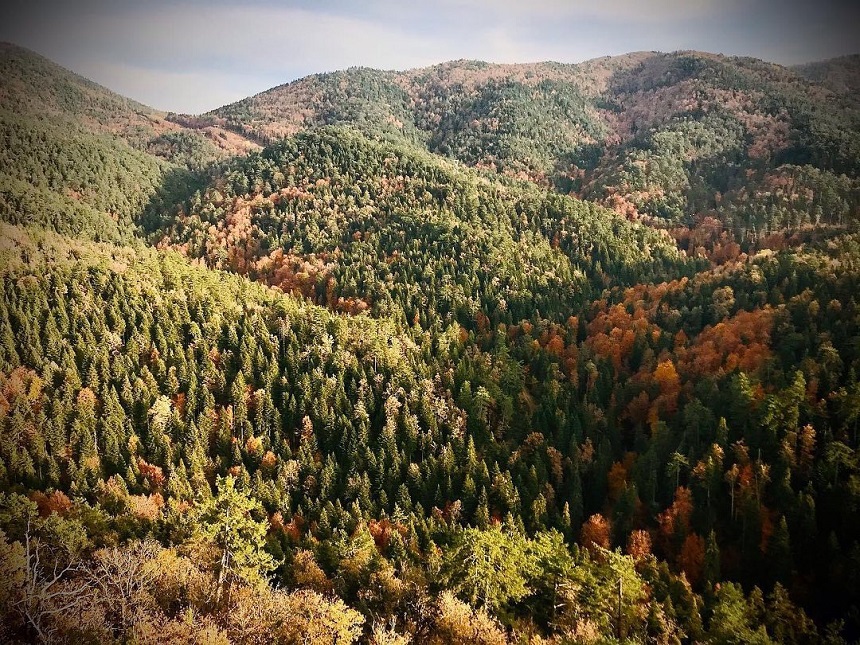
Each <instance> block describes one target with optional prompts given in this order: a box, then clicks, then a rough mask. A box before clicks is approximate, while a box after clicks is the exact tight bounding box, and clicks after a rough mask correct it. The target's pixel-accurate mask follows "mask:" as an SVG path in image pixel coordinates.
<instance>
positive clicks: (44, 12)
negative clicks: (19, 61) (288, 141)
mask: <svg viewBox="0 0 860 645" xmlns="http://www.w3.org/2000/svg"><path fill="white" fill-rule="evenodd" d="M0 11H2V12H5V14H4V13H0V39H5V40H11V41H13V42H17V43H19V44H22V45H24V46H27V47H31V48H32V49H35V50H36V51H39V52H40V53H43V54H45V55H47V56H48V57H49V58H52V59H54V60H56V61H58V62H60V63H61V64H63V65H66V66H67V67H70V68H72V69H74V70H75V71H78V72H80V73H82V74H84V75H86V76H89V77H91V78H93V80H96V81H98V82H101V83H103V84H105V85H107V86H109V87H111V88H112V89H116V90H118V91H120V92H122V93H126V94H129V95H131V96H132V98H135V99H138V100H141V101H143V102H146V103H150V104H153V105H155V106H157V107H162V108H169V109H173V110H177V111H187V112H197V111H202V110H207V109H211V108H213V107H216V106H217V105H220V104H221V103H223V102H227V101H230V100H234V99H237V98H239V97H241V96H245V95H248V94H253V93H256V92H259V91H262V90H265V89H268V88H269V87H271V86H273V85H278V84H281V83H284V82H287V81H290V80H293V79H295V78H297V77H300V76H304V75H307V74H310V73H314V72H322V71H331V70H335V69H342V68H346V67H350V66H357V65H363V66H369V67H377V68H383V69H405V68H411V67H420V66H424V65H430V64H434V63H438V62H442V61H446V60H451V59H457V58H475V59H481V60H487V61H490V62H531V61H539V60H558V61H562V62H578V61H582V60H585V59H588V58H593V57H597V56H602V55H607V54H620V53H624V52H627V51H635V50H642V49H646V50H663V51H672V50H675V49H703V50H709V51H717V52H723V53H729V54H743V55H753V56H758V57H762V58H765V59H769V60H773V61H776V62H785V63H794V62H801V61H804V60H812V59H820V58H825V57H827V56H833V55H838V54H845V53H850V52H851V51H853V50H855V49H856V39H855V37H854V36H853V32H852V31H851V26H852V25H855V24H856V20H855V18H857V17H858V16H857V9H851V8H850V7H847V6H843V5H839V4H836V3H831V4H828V3H827V2H818V3H815V2H812V1H811V0H647V1H646V0H597V1H594V0H589V1H587V2H586V1H581V0H536V1H532V2H525V1H523V0H437V1H436V2H435V3H430V2H421V3H412V2H403V1H402V0H368V1H366V2H361V3H358V2H352V1H348V0H292V1H289V2H278V1H276V0H232V1H228V0H215V1H214V2H204V1H203V0H183V1H181V2H168V0H151V1H150V2H139V1H138V2H135V1H132V0H111V1H108V0H81V1H79V2H68V1H65V2H60V1H59V0H53V1H46V0H29V1H27V2H25V1H24V0H8V2H7V3H5V4H4V6H3V9H2V10H0Z"/></svg>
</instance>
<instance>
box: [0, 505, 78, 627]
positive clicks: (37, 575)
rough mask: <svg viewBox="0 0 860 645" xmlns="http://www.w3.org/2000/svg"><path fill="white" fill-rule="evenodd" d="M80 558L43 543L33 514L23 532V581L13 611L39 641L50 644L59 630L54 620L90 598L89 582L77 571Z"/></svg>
mask: <svg viewBox="0 0 860 645" xmlns="http://www.w3.org/2000/svg"><path fill="white" fill-rule="evenodd" d="M81 570H82V569H81V562H80V560H79V559H78V558H77V557H76V556H74V555H72V554H69V553H68V552H66V553H63V549H61V548H57V547H54V546H51V545H49V544H45V543H44V542H42V540H40V539H39V537H38V536H36V535H35V534H34V528H33V523H32V516H31V515H28V517H27V527H26V530H25V532H24V584H23V587H22V589H21V593H20V597H19V598H18V600H16V601H15V602H14V603H13V605H12V606H13V607H14V608H15V610H16V611H17V612H18V613H19V614H20V615H21V617H22V618H23V619H24V622H25V623H26V624H27V625H29V626H30V627H31V628H32V629H33V631H34V632H35V633H36V636H37V637H38V639H39V642H42V643H51V642H54V641H55V638H54V637H55V635H56V633H57V631H58V629H59V625H58V622H57V619H58V618H60V617H63V616H65V615H67V614H68V613H69V612H72V611H74V610H76V609H78V608H80V607H81V606H83V605H84V604H85V603H86V602H87V601H88V600H89V594H88V591H89V584H88V583H87V581H86V580H84V579H82V578H81V577H80V576H79V575H78V574H79V573H80V572H81Z"/></svg>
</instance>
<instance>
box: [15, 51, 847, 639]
mask: <svg viewBox="0 0 860 645" xmlns="http://www.w3.org/2000/svg"><path fill="white" fill-rule="evenodd" d="M856 63H857V58H856V57H849V58H845V59H835V60H833V61H826V62H823V63H816V64H812V65H808V66H801V67H799V68H792V69H789V68H784V67H780V66H777V65H772V64H769V63H765V62H762V61H758V60H752V59H745V58H731V57H725V56H718V55H712V54H706V53H701V52H676V53H672V54H662V53H657V52H639V53H633V54H628V55H625V56H618V57H604V58H600V59H596V60H593V61H588V62H586V63H582V64H577V65H564V64H558V63H535V64H528V65H490V64H487V63H481V62H476V61H455V62H450V63H444V64H441V65H437V66H433V67H430V68H425V69H419V70H410V71H406V72H383V71H377V70H368V69H363V68H354V69H350V70H346V71H342V72H335V73H331V74H322V75H315V76H311V77H308V78H305V79H301V80H299V81H296V82H294V83H291V84H288V85H284V86H281V87H278V88H274V89H272V90H270V91H268V92H264V93H262V94H260V95H257V96H255V97H250V98H248V99H245V100H243V101H240V102H238V103H235V104H232V105H229V106H225V107H223V108H220V109H219V110H215V111H213V112H211V113H208V114H204V115H180V114H175V113H161V112H157V111H155V110H152V109H150V108H148V107H146V106H143V105H140V104H138V103H135V102H134V101H131V100H129V99H125V98H123V97H121V96H118V95H116V94H114V93H112V92H110V91H109V90H107V89H105V88H102V87H100V86H98V85H96V84H94V83H91V82H90V81H87V80H86V79H83V78H81V77H79V76H76V75H74V74H72V73H71V72H68V71H67V70H64V69H62V68H60V67H58V66H56V65H55V64H53V63H51V62H50V61H47V60H46V59H44V58H42V57H40V56H38V55H36V54H34V53H32V52H28V51H26V50H23V49H20V48H17V47H15V46H12V45H3V46H2V47H0V142H2V143H0V220H2V222H0V289H2V292H0V614H2V617H3V619H2V620H0V641H3V642H34V641H37V642H38V641H41V642H117V643H127V642H136V643H143V642H153V643H155V642H191V641H196V640H206V641H207V642H219V643H275V642H288V643H290V642H312V643H331V642H344V643H350V642H355V641H357V640H360V641H362V642H369V643H377V644H380V643H398V644H400V643H408V642H414V643H432V644H442V643H458V642H480V643H499V644H501V643H506V642H524V641H525V640H529V641H530V642H531V641H535V642H538V641H540V642H548V643H564V642H610V641H611V642H632V643H644V642H703V643H725V642H759V643H775V642H779V643H839V642H850V641H851V640H852V639H854V638H856V637H857V636H858V634H860V621H858V619H857V616H858V607H860V585H858V580H860V558H858V553H860V551H858V548H860V546H858V545H860V519H858V518H860V514H858V513H857V512H855V511H856V509H857V507H858V505H860V492H858V491H860V488H858V481H860V460H858V454H860V452H858V450H860V444H858V435H857V427H858V419H860V385H858V376H857V375H858V373H860V342H858V339H860V303H858V300H857V294H858V293H860V233H858V232H857V218H858V204H860V183H859V182H860V168H858V164H860V155H858V151H860V148H858V136H860V133H858V130H859V129H860V128H858V118H857V117H858V112H857V100H856V98H857V97H856V90H855V89H854V87H855V86H854V85H853V81H852V80H851V79H853V78H854V75H855V68H856Z"/></svg>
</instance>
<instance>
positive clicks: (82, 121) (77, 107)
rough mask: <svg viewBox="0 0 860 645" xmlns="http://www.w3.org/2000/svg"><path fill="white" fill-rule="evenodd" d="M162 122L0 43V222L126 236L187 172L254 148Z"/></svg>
mask: <svg viewBox="0 0 860 645" xmlns="http://www.w3.org/2000/svg"><path fill="white" fill-rule="evenodd" d="M164 116H165V115H164V114H160V113H158V112H156V111H155V110H152V109H151V108H148V107H146V106H144V105H141V104H139V103H136V102H134V101H131V100H129V99H126V98H124V97H121V96H119V95H117V94H114V93H113V92H110V91H109V90H107V89H105V88H103V87H101V86H99V85H96V84H95V83H93V82H91V81H88V80H87V79H84V78H82V77H80V76H77V75H75V74H73V73H71V72H69V71H67V70H65V69H63V68H61V67H59V66H58V65H55V64H54V63H52V62H50V61H48V60H46V59H44V58H42V57H41V56H38V55H37V54H34V53H32V52H29V51H27V50H24V49H21V48H18V47H15V46H12V45H8V44H2V45H0V217H2V218H3V219H4V220H6V221H11V222H18V223H39V224H41V225H42V226H45V227H48V228H51V229H53V230H56V231H59V232H62V233H66V234H73V235H82V236H85V237H91V238H94V239H101V240H114V241H116V240H120V239H129V238H130V236H132V235H133V234H134V231H135V226H136V223H137V218H138V217H139V216H140V214H141V213H142V212H143V210H144V208H145V207H146V205H147V204H148V203H149V201H150V199H152V198H153V197H154V196H155V195H156V193H157V192H158V191H159V190H160V191H162V192H164V191H165V190H168V189H169V188H170V186H173V185H176V184H177V182H178V183H186V182H187V181H189V180H190V178H191V176H190V175H189V174H188V172H187V170H188V168H202V167H204V166H205V165H207V164H209V163H211V162H212V161H214V160H215V159H218V158H221V157H224V156H225V155H227V154H233V153H238V152H247V151H248V150H249V149H251V148H253V147H255V146H254V145H253V144H250V143H249V142H246V141H244V140H241V139H240V137H238V136H237V135H235V134H232V133H231V134H230V136H229V137H226V138H221V137H219V136H215V135H216V134H217V132H216V131H215V130H211V131H209V132H206V133H204V134H205V135H206V136H204V134H201V133H200V132H197V131H193V130H189V129H186V128H182V127H181V126H178V125H176V124H173V123H170V122H168V121H166V120H165V118H164ZM213 141H216V142H218V143H219V144H220V147H219V145H215V143H213Z"/></svg>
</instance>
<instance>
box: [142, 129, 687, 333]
mask: <svg viewBox="0 0 860 645" xmlns="http://www.w3.org/2000/svg"><path fill="white" fill-rule="evenodd" d="M150 227H151V228H152V229H153V241H156V242H157V243H158V244H160V245H169V246H172V247H176V248H181V249H182V250H183V252H185V253H187V254H188V255H189V256H190V257H194V258H202V259H203V260H205V261H206V263H207V264H208V265H209V266H213V267H216V268H230V269H233V270H235V271H238V272H239V273H242V274H245V275H248V276H249V277H251V278H255V279H259V280H262V281H264V282H268V283H269V284H273V285H277V286H279V287H281V288H282V289H284V290H286V291H291V290H294V289H295V290H298V291H299V292H301V293H303V294H304V295H307V296H309V297H311V298H313V299H314V300H316V301H317V302H320V303H325V304H328V305H329V306H331V307H336V308H342V309H344V310H346V311H363V310H364V309H367V308H368V307H370V309H371V311H372V312H374V313H375V314H383V313H392V312H399V313H400V315H405V316H406V317H407V319H408V320H409V321H410V322H411V321H413V320H415V321H419V320H420V321H421V322H422V323H423V325H424V326H425V327H426V326H427V325H429V324H431V323H433V322H434V317H433V316H442V317H445V316H448V315H454V316H456V318H457V319H458V320H460V321H461V322H462V323H463V324H465V325H467V326H472V325H473V324H474V323H475V319H476V316H477V317H478V318H481V317H483V318H486V316H488V315H489V316H492V317H493V323H494V324H495V323H498V322H500V321H504V322H511V321H517V320H520V319H521V318H529V317H531V316H532V314H533V312H535V311H539V312H541V315H544V316H547V317H549V318H552V319H557V320H563V319H565V318H567V316H569V315H570V314H571V313H572V311H573V309H574V308H575V307H576V306H578V305H579V304H581V303H583V302H584V300H585V298H587V295H588V294H589V293H591V292H592V290H593V289H594V288H598V289H602V288H603V287H605V286H607V285H610V284H630V283H633V282H636V281H640V280H652V279H655V278H658V277H659V276H663V275H667V274H672V275H677V274H679V273H685V272H691V271H692V270H693V268H694V265H693V263H691V262H689V261H687V260H685V259H684V258H683V256H682V254H679V253H678V251H677V250H676V248H675V246H674V244H673V242H672V240H671V239H669V238H668V236H664V235H659V234H657V233H655V232H653V231H651V230H649V229H648V228H646V227H644V226H642V225H638V224H634V223H631V222H628V221H627V220H625V219H623V218H621V217H619V216H617V215H615V214H614V213H612V212H611V211H608V210H606V209H603V208H600V207H595V206H594V205H591V204H587V203H585V202H581V201H579V200H576V199H573V198H570V197H564V196H560V195H555V194H553V193H547V192H546V191H543V190H540V189H538V188H536V187H534V186H533V185H531V184H528V183H517V182H511V181H507V182H501V181H499V180H498V177H497V176H495V175H492V174H488V175H486V176H482V175H480V174H479V173H477V172H475V171H474V170H469V169H466V168H463V167H462V166H459V165H458V164H453V163H450V162H446V161H444V160H441V159H439V158H438V157H434V156H433V155H430V154H427V153H426V152H419V151H413V150H410V149H409V148H404V147H403V146H397V145H394V144H379V143H374V142H371V141H369V140H367V139H366V138H364V137H363V136H361V135H358V134H355V133H351V132H349V131H345V130H341V129H322V130H317V131H314V132H311V133H306V134H302V135H298V136H296V137H294V138H290V139H286V140H284V141H283V142H281V143H279V144H276V145H274V146H271V147H269V148H266V149H264V150H263V151H262V152H261V153H259V154H253V155H250V156H249V157H247V158H244V159H241V160H238V161H237V162H236V163H233V164H229V165H226V166H223V167H221V168H220V169H219V170H218V173H217V174H215V175H214V176H213V177H212V178H211V180H210V184H209V185H208V187H207V188H206V189H205V190H203V191H202V192H199V193H197V194H196V195H195V196H194V197H193V198H192V199H190V200H188V201H186V202H185V203H183V204H181V205H180V206H179V207H178V209H177V210H175V211H172V212H171V211H168V212H167V213H165V214H163V216H162V218H161V219H160V221H159V220H158V219H157V218H156V219H154V220H153V221H152V222H151V223H150ZM431 314H433V315H431ZM484 324H486V323H484Z"/></svg>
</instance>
